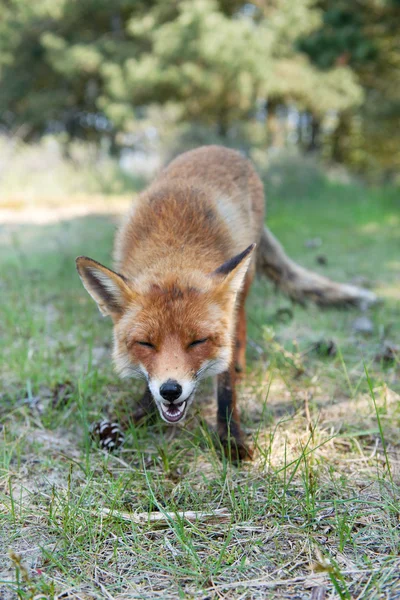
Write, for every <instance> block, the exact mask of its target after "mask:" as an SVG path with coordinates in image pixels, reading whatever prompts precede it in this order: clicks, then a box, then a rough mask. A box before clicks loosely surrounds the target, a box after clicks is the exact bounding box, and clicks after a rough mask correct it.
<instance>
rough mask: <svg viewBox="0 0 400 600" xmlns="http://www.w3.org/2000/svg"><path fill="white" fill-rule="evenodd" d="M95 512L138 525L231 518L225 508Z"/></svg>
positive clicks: (227, 519) (107, 510) (103, 509)
mask: <svg viewBox="0 0 400 600" xmlns="http://www.w3.org/2000/svg"><path fill="white" fill-rule="evenodd" d="M96 514H98V515H101V516H103V517H116V518H119V519H122V520H123V521H130V522H133V523H137V524H138V525H145V524H146V523H149V522H150V523H157V524H160V525H167V524H168V521H170V520H172V521H177V520H178V519H185V520H186V521H190V522H196V521H203V522H204V521H207V522H209V523H226V522H227V521H229V520H230V518H231V513H230V512H228V511H227V509H226V508H220V509H216V510H214V511H213V512H201V511H194V510H187V511H184V512H183V511H177V512H159V511H156V512H150V513H147V512H144V513H130V512H122V511H119V510H111V509H110V508H101V509H100V510H99V511H96Z"/></svg>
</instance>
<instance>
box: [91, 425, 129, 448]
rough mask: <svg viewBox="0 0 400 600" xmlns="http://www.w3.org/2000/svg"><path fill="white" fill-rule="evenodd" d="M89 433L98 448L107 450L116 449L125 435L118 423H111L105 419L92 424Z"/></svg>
mask: <svg viewBox="0 0 400 600" xmlns="http://www.w3.org/2000/svg"><path fill="white" fill-rule="evenodd" d="M90 435H91V438H92V440H94V441H95V442H97V443H98V444H99V446H100V448H102V449H103V450H107V452H112V451H113V450H116V449H117V448H119V447H120V446H121V445H122V444H123V442H124V440H125V436H124V434H123V432H122V431H121V429H120V427H119V425H118V423H111V421H107V420H105V419H104V420H103V421H98V422H97V423H93V424H92V426H91V427H90Z"/></svg>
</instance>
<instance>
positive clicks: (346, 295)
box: [257, 227, 377, 308]
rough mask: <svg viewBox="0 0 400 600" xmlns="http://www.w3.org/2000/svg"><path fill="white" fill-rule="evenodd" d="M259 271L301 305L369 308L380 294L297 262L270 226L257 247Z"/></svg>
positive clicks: (265, 229)
mask: <svg viewBox="0 0 400 600" xmlns="http://www.w3.org/2000/svg"><path fill="white" fill-rule="evenodd" d="M257 272H258V274H260V275H265V276H266V277H268V278H269V279H271V280H272V281H273V282H274V283H275V285H276V286H277V287H278V288H279V289H280V290H281V291H282V292H283V293H284V294H286V295H287V296H289V297H290V298H291V299H292V300H293V301H295V302H298V303H300V304H306V303H307V302H308V301H311V302H314V303H315V304H318V305H320V306H358V307H361V308H366V307H368V306H371V305H372V304H375V303H376V302H377V296H376V295H375V294H374V293H373V292H371V291H370V290H366V289H363V288H360V287H357V286H355V285H350V284H346V283H337V282H335V281H332V280H331V279H328V278H327V277H324V276H323V275H319V274H317V273H314V272H313V271H309V270H308V269H305V268H304V267H301V266H300V265H298V264H297V263H295V262H294V261H293V260H292V259H291V258H289V257H288V256H287V254H286V253H285V251H284V249H283V247H282V246H281V244H280V243H279V242H278V240H277V239H276V238H275V236H274V235H273V234H272V233H271V232H270V230H269V229H268V228H267V227H265V228H264V230H263V233H262V235H261V240H260V242H259V245H258V247H257Z"/></svg>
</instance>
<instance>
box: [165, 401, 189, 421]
mask: <svg viewBox="0 0 400 600" xmlns="http://www.w3.org/2000/svg"><path fill="white" fill-rule="evenodd" d="M185 406H186V402H185V401H183V402H179V403H177V404H172V405H171V406H166V405H165V404H164V405H163V406H162V412H163V414H164V416H165V417H166V418H167V419H168V421H170V422H174V421H179V420H180V418H181V417H182V415H183V413H184V412H185Z"/></svg>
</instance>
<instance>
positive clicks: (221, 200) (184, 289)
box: [76, 146, 354, 460]
mask: <svg viewBox="0 0 400 600" xmlns="http://www.w3.org/2000/svg"><path fill="white" fill-rule="evenodd" d="M264 203H265V201H264V190H263V185H262V183H261V180H260V178H259V177H258V175H257V174H256V172H255V170H254V168H253V167H252V165H251V164H250V162H249V161H248V160H246V159H245V158H243V157H242V156H241V155H240V154H239V153H238V152H236V151H233V150H229V149H227V148H223V147H217V146H208V147H207V146H206V147H202V148H199V149H196V150H192V151H190V152H186V153H185V154H183V155H181V156H179V157H178V158H176V159H175V160H173V161H172V162H171V164H170V165H169V166H168V167H167V168H166V169H165V170H164V171H162V172H161V174H160V175H159V176H158V177H157V178H156V180H155V181H154V183H153V184H152V185H150V187H149V188H148V189H147V190H145V191H144V192H142V193H141V194H140V195H139V197H138V198H137V200H136V201H135V203H134V206H133V208H132V211H131V213H130V214H129V216H128V218H127V220H126V222H125V224H124V225H122V227H121V228H120V230H119V232H118V234H117V237H116V244H115V269H116V270H115V271H112V270H110V269H108V268H106V267H104V266H103V265H101V264H99V263H98V262H96V261H94V260H92V259H90V258H87V257H85V256H81V257H79V258H77V261H76V262H77V269H78V272H79V275H80V277H81V280H82V283H83V285H84V286H85V288H86V290H87V291H88V292H89V294H90V295H91V296H92V298H93V299H94V300H95V302H96V303H97V305H98V307H99V309H100V311H101V313H102V314H103V315H109V316H110V317H111V319H112V321H113V325H114V350H113V358H114V362H115V367H116V370H117V372H118V373H119V374H120V375H121V376H122V377H139V378H143V379H144V380H145V381H146V382H147V389H146V392H145V395H144V397H143V399H142V403H141V406H142V407H149V408H150V406H151V404H152V402H153V401H154V402H155V404H156V406H157V408H158V410H159V413H160V416H161V418H162V419H163V420H164V421H166V422H167V423H178V422H180V421H183V420H184V418H185V417H186V415H187V413H188V410H189V407H190V405H191V404H192V403H193V401H194V396H195V392H196V388H197V386H198V383H199V381H200V380H202V379H204V378H205V377H210V376H216V377H217V403H218V411H217V415H218V417H217V419H218V433H219V436H220V439H221V442H222V445H223V446H224V447H225V449H226V452H227V453H228V454H229V455H230V456H231V458H232V459H234V460H237V459H244V458H249V457H250V456H251V450H250V449H249V448H247V446H246V444H245V442H244V440H243V435H242V432H241V429H240V421H239V414H238V410H237V405H236V390H235V380H236V377H237V372H238V371H243V370H244V368H245V348H246V314H245V301H246V297H247V295H248V292H249V288H250V285H251V283H252V281H253V278H254V274H255V248H256V246H257V245H259V246H260V248H261V251H262V252H261V261H262V260H264V262H265V264H264V265H262V266H263V268H264V271H266V272H267V274H268V275H269V276H270V277H272V278H273V279H275V281H277V282H278V283H280V284H281V285H282V287H284V288H285V286H286V291H287V292H288V293H289V294H291V295H292V296H293V297H296V294H297V295H298V296H299V297H301V298H302V297H307V296H311V297H312V296H313V294H314V296H315V298H316V299H321V298H324V297H325V295H327V296H329V293H331V294H332V293H333V295H334V292H332V289H333V290H336V288H335V286H336V284H333V282H329V280H326V279H325V278H322V277H319V276H317V275H314V274H312V273H311V274H310V273H309V272H306V271H305V270H301V267H298V266H297V265H296V264H295V263H293V262H292V261H290V259H288V258H287V257H286V256H285V255H284V253H283V250H282V249H281V248H280V246H279V244H278V243H277V242H276V240H275V239H274V238H273V237H272V235H271V234H270V232H268V230H267V229H265V228H264ZM299 270H300V271H299ZM298 271H299V272H300V275H299V274H298ZM305 275H306V277H305ZM307 275H309V279H307ZM296 277H297V279H299V278H300V279H301V282H302V284H303V283H304V278H305V280H306V281H305V283H304V285H298V282H297V285H295V284H294V282H295V283H296V281H297V280H296ZM321 282H322V283H321ZM291 286H292V287H291ZM307 286H308V287H307ZM324 286H325V287H324ZM332 286H333V287H332ZM347 288H348V289H347V293H348V295H350V300H351V299H352V296H351V292H352V290H351V289H350V288H351V286H347ZM321 289H322V292H321ZM291 290H292V293H291ZM299 290H300V291H299ZM315 298H314V299H315ZM353 300H354V298H353ZM333 301H334V299H333Z"/></svg>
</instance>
